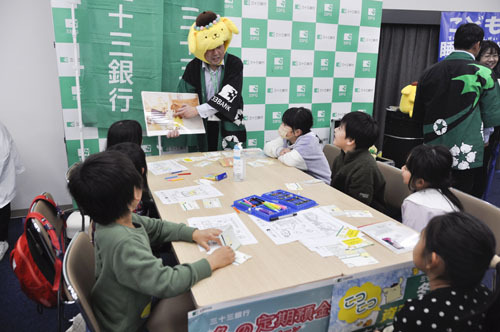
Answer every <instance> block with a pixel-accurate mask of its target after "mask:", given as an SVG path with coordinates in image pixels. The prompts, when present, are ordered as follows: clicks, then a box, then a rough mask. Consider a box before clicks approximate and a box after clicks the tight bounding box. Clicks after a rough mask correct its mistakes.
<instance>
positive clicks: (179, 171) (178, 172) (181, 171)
mask: <svg viewBox="0 0 500 332" xmlns="http://www.w3.org/2000/svg"><path fill="white" fill-rule="evenodd" d="M180 172H182V171H174V172H170V173H171V174H175V173H180Z"/></svg>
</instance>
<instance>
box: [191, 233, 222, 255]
mask: <svg viewBox="0 0 500 332" xmlns="http://www.w3.org/2000/svg"><path fill="white" fill-rule="evenodd" d="M220 233H222V231H221V230H220V229H216V228H207V229H197V230H195V231H194V232H193V241H194V242H196V243H198V244H199V245H200V246H202V247H203V248H204V249H205V250H206V251H209V250H210V245H209V244H208V241H214V242H217V243H218V244H219V245H222V243H221V242H220V239H219V235H220Z"/></svg>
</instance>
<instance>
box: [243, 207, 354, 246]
mask: <svg viewBox="0 0 500 332" xmlns="http://www.w3.org/2000/svg"><path fill="white" fill-rule="evenodd" d="M250 218H251V219H252V220H253V222H254V223H255V224H256V225H257V226H258V227H259V228H260V229H261V230H262V231H263V232H264V233H265V234H266V235H267V236H268V237H269V238H270V239H271V240H273V242H274V243H276V244H278V245H280V244H285V243H290V242H294V241H298V240H301V239H307V238H321V237H327V236H335V235H336V234H337V233H338V232H339V231H340V230H341V229H342V228H343V227H347V226H349V225H348V224H346V223H344V222H343V221H341V220H339V219H336V218H334V217H332V216H330V215H329V214H328V213H326V212H325V211H323V210H321V209H320V208H313V209H307V210H304V211H300V212H298V214H297V216H295V217H290V218H285V219H280V220H276V221H271V222H269V221H265V220H262V219H260V218H257V217H255V216H252V215H250ZM349 227H353V226H349Z"/></svg>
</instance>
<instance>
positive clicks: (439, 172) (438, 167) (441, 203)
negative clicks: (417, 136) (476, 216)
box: [401, 144, 462, 232]
mask: <svg viewBox="0 0 500 332" xmlns="http://www.w3.org/2000/svg"><path fill="white" fill-rule="evenodd" d="M452 162H453V158H452V156H451V153H450V151H449V150H448V149H447V148H446V147H444V146H441V145H436V146H431V145H425V144H424V145H419V146H417V147H415V148H413V149H412V150H411V152H410V155H409V156H408V159H407V160H406V164H405V165H404V166H403V167H402V168H401V170H402V172H403V173H402V176H403V182H404V183H405V184H407V185H408V188H409V189H410V190H411V191H413V194H411V195H410V196H408V197H407V198H406V199H405V200H404V201H403V204H402V206H401V214H402V219H403V224H405V225H407V226H409V227H411V228H413V229H414V230H416V231H418V232H421V231H422V229H424V228H425V226H426V225H427V223H428V222H429V220H431V219H432V218H433V217H434V216H437V215H441V214H445V213H447V212H453V211H459V210H462V204H461V203H460V201H459V200H458V198H457V197H456V196H455V195H454V194H453V193H452V192H451V191H450V189H449V188H450V183H451V164H452Z"/></svg>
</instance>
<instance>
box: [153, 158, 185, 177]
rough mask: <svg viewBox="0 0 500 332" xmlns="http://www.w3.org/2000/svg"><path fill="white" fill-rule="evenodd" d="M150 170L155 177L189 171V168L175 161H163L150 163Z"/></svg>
mask: <svg viewBox="0 0 500 332" xmlns="http://www.w3.org/2000/svg"><path fill="white" fill-rule="evenodd" d="M148 170H149V171H151V173H153V174H154V175H161V174H166V173H172V172H178V171H185V170H187V168H186V166H183V165H181V164H179V163H178V162H176V161H174V160H162V161H153V162H150V163H148Z"/></svg>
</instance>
